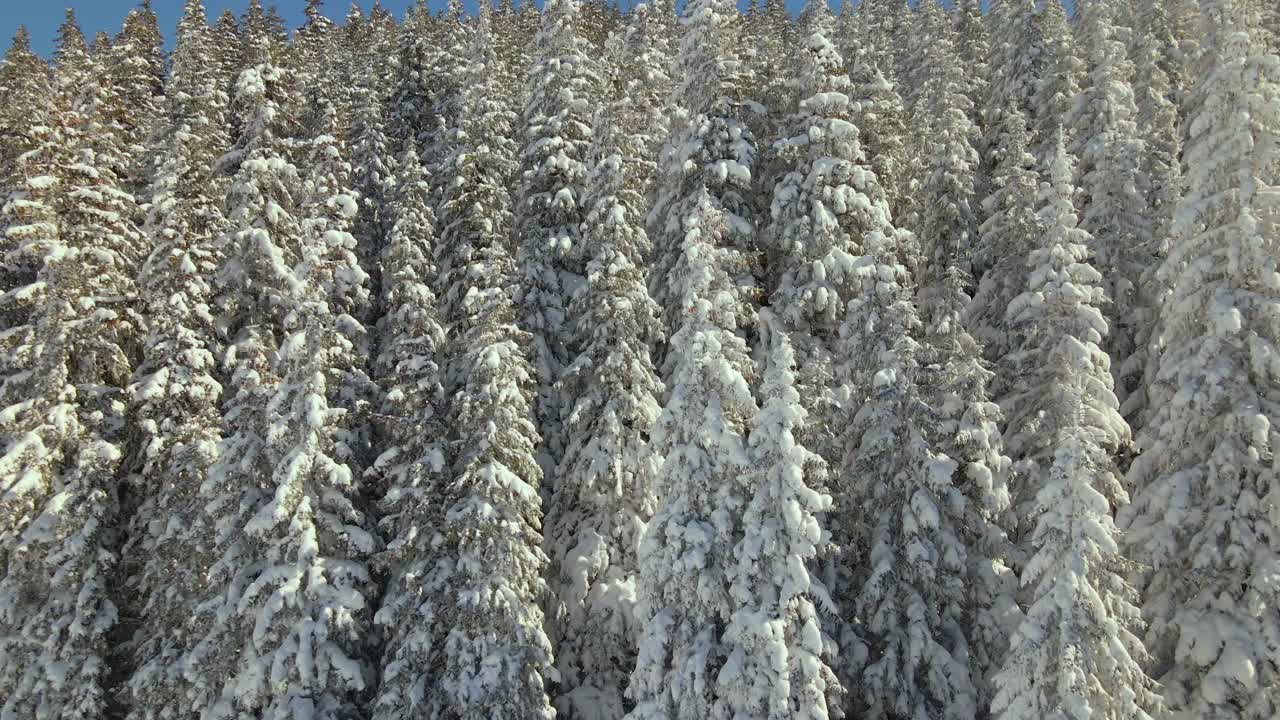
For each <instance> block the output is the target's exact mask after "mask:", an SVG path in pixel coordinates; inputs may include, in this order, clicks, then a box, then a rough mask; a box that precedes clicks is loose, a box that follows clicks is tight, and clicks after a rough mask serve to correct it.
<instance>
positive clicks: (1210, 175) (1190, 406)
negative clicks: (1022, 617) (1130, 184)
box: [1124, 1, 1280, 720]
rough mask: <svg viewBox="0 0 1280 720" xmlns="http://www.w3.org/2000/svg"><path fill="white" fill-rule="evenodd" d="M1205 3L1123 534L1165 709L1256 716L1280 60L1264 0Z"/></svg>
mask: <svg viewBox="0 0 1280 720" xmlns="http://www.w3.org/2000/svg"><path fill="white" fill-rule="evenodd" d="M1205 11H1206V16H1207V20H1208V22H1209V28H1210V31H1211V35H1210V38H1209V42H1207V43H1206V48H1211V50H1210V54H1209V56H1208V58H1209V59H1208V62H1207V69H1208V72H1207V74H1206V75H1205V77H1204V78H1203V79H1202V80H1201V82H1200V84H1199V85H1198V86H1197V87H1196V90H1195V92H1194V94H1193V96H1192V107H1191V110H1190V114H1189V120H1190V128H1191V135H1190V136H1189V138H1188V139H1187V143H1186V155H1185V157H1186V165H1187V170H1188V172H1187V176H1186V183H1187V187H1186V191H1185V193H1184V195H1183V197H1182V199H1181V201H1180V202H1179V204H1178V210H1177V212H1176V214H1175V219H1174V223H1173V226H1172V242H1171V245H1170V249H1169V256H1168V257H1167V258H1166V259H1165V260H1164V262H1163V263H1162V264H1161V266H1160V269H1159V271H1158V273H1157V281H1158V282H1159V283H1160V284H1161V285H1162V286H1163V287H1164V288H1166V292H1167V295H1166V296H1165V300H1164V302H1163V305H1162V310H1161V315H1160V318H1159V325H1158V326H1157V328H1156V331H1155V333H1154V338H1155V339H1157V340H1158V341H1159V342H1158V344H1157V345H1156V346H1155V349H1154V352H1155V353H1156V354H1155V356H1154V358H1153V362H1152V364H1151V366H1150V370H1149V375H1148V378H1147V383H1148V392H1149V400H1148V410H1147V415H1146V422H1145V423H1144V424H1143V428H1142V432H1141V434H1140V435H1139V438H1138V445H1139V448H1140V449H1141V453H1142V454H1141V455H1140V456H1139V457H1138V458H1137V459H1136V460H1135V461H1134V463H1133V465H1132V467H1131V469H1130V472H1129V476H1128V479H1129V482H1130V483H1131V484H1132V486H1133V487H1134V490H1135V502H1134V505H1133V507H1132V512H1131V513H1130V514H1129V515H1128V517H1127V522H1125V523H1124V525H1125V530H1126V533H1125V540H1126V548H1128V549H1129V550H1130V552H1132V553H1133V556H1134V559H1136V560H1137V561H1139V562H1141V563H1143V564H1144V565H1147V566H1149V567H1150V572H1149V574H1147V575H1146V576H1145V577H1144V578H1143V588H1142V589H1143V615H1144V617H1145V618H1146V619H1147V621H1148V622H1149V624H1150V629H1149V632H1148V634H1147V638H1146V640H1147V647H1148V648H1149V649H1150V651H1151V652H1152V654H1153V655H1154V656H1155V661H1154V663H1153V665H1152V667H1153V668H1154V669H1155V672H1157V673H1158V677H1157V679H1158V680H1160V682H1161V683H1162V684H1163V685H1164V687H1165V694H1166V698H1167V700H1168V703H1169V706H1170V710H1171V711H1172V712H1175V713H1179V714H1183V715H1185V716H1188V717H1231V718H1242V719H1249V720H1253V719H1261V718H1265V717H1268V716H1273V715H1275V714H1276V712H1277V711H1280V710H1278V709H1280V694H1278V693H1277V689H1276V688H1277V684H1276V678H1277V676H1278V675H1277V673H1278V672H1280V654H1278V653H1277V647H1280V646H1278V645H1277V644H1276V643H1275V642H1274V641H1273V640H1272V638H1275V637H1276V636H1277V633H1278V632H1280V630H1278V629H1277V628H1278V627H1280V625H1278V624H1277V617H1276V614H1275V612H1274V607H1275V598H1276V592H1277V591H1276V587H1275V585H1274V583H1273V582H1272V578H1273V577H1274V573H1273V572H1272V571H1271V568H1274V567H1275V566H1276V562H1277V560H1276V551H1275V548H1276V542H1277V540H1276V524H1275V521H1274V501H1275V498H1276V489H1275V488H1276V487H1277V485H1276V475H1275V467H1274V462H1273V461H1272V459H1271V458H1272V453H1273V452H1274V448H1275V446H1276V443H1277V438H1276V432H1275V427H1276V418H1275V409H1274V407H1273V405H1272V404H1271V401H1270V400H1269V399H1268V398H1269V393H1270V390H1269V388H1270V387H1271V386H1272V385H1273V384H1274V372H1275V366H1274V363H1273V362H1272V361H1271V360H1270V358H1271V357H1272V356H1273V355H1274V352H1275V350H1274V348H1275V347H1276V330H1275V328H1276V315H1275V308H1276V304H1275V297H1276V293H1277V290H1276V288H1277V282H1276V279H1277V276H1276V272H1275V257H1276V251H1275V249H1274V243H1275V238H1276V227H1275V217H1276V215H1275V199H1274V198H1273V197H1272V194H1271V192H1270V188H1271V187H1272V186H1274V184H1275V182H1276V174H1275V165H1274V162H1273V161H1272V160H1269V159H1268V158H1271V157H1273V155H1272V153H1273V148H1275V146H1276V142H1277V135H1276V122H1275V118H1276V115H1275V108H1276V98H1277V92H1278V86H1277V82H1278V81H1280V75H1278V73H1280V67H1278V61H1277V57H1276V55H1274V54H1273V53H1272V51H1270V50H1269V49H1267V48H1266V46H1265V45H1264V44H1263V41H1262V37H1261V36H1260V34H1259V31H1258V21H1259V17H1258V15H1257V9H1256V6H1253V5H1252V4H1251V3H1247V2H1235V1H1223V2H1214V3H1208V4H1206V5H1205ZM1269 508H1270V509H1269ZM1269 513H1270V518H1271V519H1268V517H1269V515H1268V514H1269Z"/></svg>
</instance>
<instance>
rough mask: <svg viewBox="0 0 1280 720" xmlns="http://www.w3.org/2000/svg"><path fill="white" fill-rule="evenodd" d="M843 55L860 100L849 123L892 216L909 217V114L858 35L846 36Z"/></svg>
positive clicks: (912, 200) (911, 199)
mask: <svg viewBox="0 0 1280 720" xmlns="http://www.w3.org/2000/svg"><path fill="white" fill-rule="evenodd" d="M840 54H841V56H842V57H844V58H845V62H846V65H847V66H848V67H849V76H850V79H851V80H852V82H853V88H852V89H853V97H854V98H855V99H856V100H857V102H856V104H855V105H854V114H853V116H852V117H851V118H850V121H851V122H853V124H854V125H857V126H858V131H859V135H860V137H861V141H862V146H863V149H864V151H865V153H866V157H867V164H868V165H869V166H870V168H871V170H872V171H873V172H875V174H876V178H877V179H878V180H879V182H880V186H881V187H882V188H884V191H885V193H886V195H887V197H888V202H889V211H890V213H891V214H892V216H893V217H894V218H900V217H903V218H905V217H910V216H911V215H912V214H913V213H914V212H915V210H916V205H915V198H914V195H913V194H912V192H911V179H912V176H911V168H910V162H909V160H908V158H907V151H906V148H905V146H904V138H906V136H907V111H906V108H905V107H904V106H903V103H902V97H901V96H900V95H899V94H898V91H897V90H896V89H895V87H894V85H893V84H892V83H890V82H889V81H888V80H886V79H885V74H884V70H883V68H880V67H879V66H877V65H876V64H875V59H874V55H873V54H872V53H871V52H869V51H867V49H866V48H865V46H864V45H863V44H862V41H861V40H860V39H858V37H857V35H856V34H851V33H845V38H844V45H843V47H842V48H841V52H840Z"/></svg>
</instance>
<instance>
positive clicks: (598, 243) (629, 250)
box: [546, 96, 663, 720]
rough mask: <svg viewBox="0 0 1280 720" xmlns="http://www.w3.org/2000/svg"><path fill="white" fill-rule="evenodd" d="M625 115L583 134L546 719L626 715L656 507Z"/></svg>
mask: <svg viewBox="0 0 1280 720" xmlns="http://www.w3.org/2000/svg"><path fill="white" fill-rule="evenodd" d="M627 103H628V100H627V98H626V97H625V96H624V97H623V98H619V99H618V100H616V101H614V102H613V103H612V104H610V105H609V106H607V107H606V108H605V109H604V110H603V111H602V112H601V113H600V114H599V115H598V116H597V120H596V123H595V131H594V133H593V137H594V138H595V140H594V141H593V146H592V150H591V155H592V169H591V172H590V173H589V174H588V176H587V178H586V181H585V184H584V186H585V187H587V188H590V189H591V190H590V191H589V193H588V195H587V197H586V198H585V199H584V202H583V204H584V206H585V207H586V208H587V209H588V211H587V215H586V219H585V221H584V222H583V224H582V235H581V240H582V243H583V247H584V248H586V249H587V250H586V252H588V253H589V255H588V262H587V266H586V277H585V281H584V284H583V285H582V286H581V287H580V288H578V289H577V291H576V292H575V293H574V295H573V298H572V299H571V301H570V303H569V306H568V311H569V317H570V318H573V320H572V322H571V324H570V325H569V329H570V335H569V341H570V342H569V344H570V346H571V347H573V348H576V349H577V352H578V354H577V356H576V357H574V358H573V361H572V362H571V363H569V365H568V366H567V367H566V368H565V370H564V373H563V375H562V377H561V379H560V384H559V387H558V390H559V392H560V393H561V395H562V396H563V397H565V398H572V399H573V403H572V405H571V406H569V407H567V408H566V413H565V428H564V431H565V438H566V440H567V445H566V447H565V453H564V459H563V460H562V461H561V463H560V468H559V472H558V473H557V475H556V484H555V487H554V490H553V492H552V494H551V498H550V503H549V505H548V512H547V538H546V545H547V547H548V548H550V554H551V561H552V567H553V568H555V575H554V576H553V589H554V590H555V591H556V593H557V595H558V599H559V609H560V615H559V616H558V617H553V620H554V621H555V622H554V623H553V625H552V627H553V628H554V630H555V640H556V669H557V672H558V674H559V676H560V682H559V686H558V687H559V696H558V698H557V700H556V708H557V711H558V712H557V716H563V717H571V718H588V717H595V718H602V719H605V718H609V719H612V720H617V719H618V718H621V717H622V716H623V714H624V713H625V712H626V707H627V705H626V702H625V699H624V692H625V690H626V687H627V678H628V676H629V674H630V673H631V670H632V669H633V668H634V667H635V657H636V650H635V638H636V636H637V635H638V632H639V628H638V627H637V626H636V620H635V606H634V605H635V596H634V594H633V593H632V592H630V589H631V588H634V587H635V586H636V581H637V578H636V575H637V572H638V570H637V562H636V554H637V551H638V549H639V544H640V534H641V532H642V531H643V529H644V526H645V523H646V522H648V520H649V517H650V516H651V515H652V513H653V510H654V506H655V504H656V502H657V497H656V488H655V481H656V476H657V470H658V468H657V465H658V457H657V456H656V455H655V454H654V453H652V452H650V448H649V433H650V431H651V430H652V428H653V426H654V423H655V421H656V420H657V416H658V412H659V410H660V407H659V405H658V398H659V397H660V396H661V394H662V382H661V381H660V380H659V379H658V375H657V372H656V371H655V369H654V367H653V362H652V360H651V359H650V354H649V353H650V348H651V347H652V346H653V345H654V344H656V343H657V341H658V340H659V338H661V337H662V334H663V333H662V328H661V326H660V324H659V322H658V307H657V305H656V304H655V303H654V302H653V300H652V299H651V298H650V297H649V291H648V289H647V287H646V283H645V280H646V278H645V272H644V267H645V265H644V257H645V254H646V252H647V250H648V240H647V238H646V236H645V234H644V230H643V229H642V228H641V227H640V226H639V223H640V222H641V213H640V210H641V208H642V207H643V199H642V196H641V195H640V193H639V192H638V191H637V190H636V188H634V187H632V186H629V185H628V183H627V179H628V178H627V174H626V160H625V159H624V157H625V156H624V154H623V153H624V152H625V150H624V148H625V144H624V138H627V139H629V138H628V136H627V134H626V132H625V130H624V129H623V127H622V124H621V123H620V122H619V117H620V116H621V115H622V113H623V112H624V111H625V109H626V105H627Z"/></svg>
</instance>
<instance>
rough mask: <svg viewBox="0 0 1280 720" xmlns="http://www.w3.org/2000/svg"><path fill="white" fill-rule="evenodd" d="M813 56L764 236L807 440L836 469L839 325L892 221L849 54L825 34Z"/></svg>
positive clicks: (813, 40) (810, 41) (813, 46)
mask: <svg viewBox="0 0 1280 720" xmlns="http://www.w3.org/2000/svg"><path fill="white" fill-rule="evenodd" d="M805 58H806V59H807V60H808V66H807V67H805V68H804V69H803V70H802V73H801V75H800V77H799V78H798V79H797V83H796V86H797V89H798V91H799V93H800V94H801V95H802V96H803V97H804V99H803V100H802V101H801V102H800V106H799V112H798V114H797V116H796V117H795V119H794V120H793V122H792V125H793V126H794V135H793V136H792V137H790V138H787V139H785V140H783V141H782V142H781V143H780V145H781V146H782V147H781V150H780V154H781V155H782V156H783V157H786V158H789V159H790V161H791V162H792V163H793V170H792V171H791V172H789V173H787V174H786V175H785V176H784V177H782V178H781V179H780V180H779V182H778V184H777V186H776V187H775V188H774V195H773V207H772V222H771V224H770V225H769V227H768V229H767V231H766V233H765V236H764V237H765V240H766V242H767V243H768V247H769V267H770V273H771V275H772V276H773V277H774V278H776V280H775V281H774V284H773V286H772V293H771V298H770V306H771V308H772V312H773V316H774V317H775V318H776V319H777V320H778V321H780V322H781V324H782V328H783V329H784V330H785V331H786V332H788V333H789V334H790V335H791V338H792V343H793V344H794V347H795V349H794V353H795V355H796V358H797V363H796V368H797V369H796V373H797V375H796V379H795V384H796V387H797V388H799V389H800V393H801V398H802V399H803V402H804V403H805V408H806V410H807V411H808V412H809V416H810V417H811V418H813V419H814V422H813V424H812V425H810V426H809V428H808V432H810V433H812V435H813V436H812V437H807V438H804V442H805V443H806V444H807V446H808V447H809V448H810V449H811V450H813V451H815V452H818V453H819V454H820V455H822V456H823V457H824V458H825V459H826V460H827V461H828V462H829V463H830V464H832V466H835V464H836V463H837V462H838V461H839V460H840V458H839V457H838V456H836V455H835V454H834V453H835V447H836V446H835V444H834V442H833V440H834V436H833V435H832V433H834V431H835V426H836V423H835V422H834V420H835V416H836V412H837V405H838V402H839V397H838V395H837V394H836V386H837V384H838V383H837V378H838V376H837V367H838V365H839V363H838V358H839V350H840V326H841V323H842V322H843V318H844V311H845V307H846V306H847V305H848V303H849V301H850V300H852V299H853V297H854V295H855V293H856V290H857V287H858V279H857V269H856V264H857V263H856V259H857V258H858V256H859V255H860V254H861V242H862V238H863V237H864V236H865V235H866V234H867V233H869V232H875V231H881V232H885V231H886V230H885V228H887V227H888V226H889V224H890V222H891V219H890V217H889V210H888V206H887V198H886V197H885V192H884V190H882V189H881V187H880V185H879V184H878V182H877V178H876V177H874V176H873V175H872V172H871V171H870V170H869V163H868V158H867V157H866V155H865V154H864V152H863V149H862V145H861V142H860V137H859V132H858V131H859V128H858V127H857V126H856V125H855V124H854V122H853V118H854V117H855V115H856V113H857V111H858V109H859V108H858V104H857V101H856V100H854V99H853V97H852V87H851V85H852V83H851V81H850V79H849V77H848V75H847V74H845V72H844V67H845V66H844V63H843V62H842V58H841V57H840V55H839V53H837V52H836V50H835V48H834V47H833V46H832V44H831V42H830V41H829V40H828V39H827V38H826V37H825V36H824V35H823V34H822V33H815V34H813V35H811V36H810V37H809V38H807V39H806V41H805Z"/></svg>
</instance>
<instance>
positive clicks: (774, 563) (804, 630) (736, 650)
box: [716, 333, 843, 720]
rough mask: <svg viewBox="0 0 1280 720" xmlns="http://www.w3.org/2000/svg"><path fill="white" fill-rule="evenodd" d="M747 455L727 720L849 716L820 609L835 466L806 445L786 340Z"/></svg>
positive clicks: (727, 639) (725, 674) (777, 338)
mask: <svg viewBox="0 0 1280 720" xmlns="http://www.w3.org/2000/svg"><path fill="white" fill-rule="evenodd" d="M772 344H773V347H772V348H771V349H770V351H769V358H768V361H767V363H766V366H765V369H764V380H763V383H762V385H761V389H760V394H761V396H762V398H763V400H764V402H763V405H762V406H761V408H760V410H759V411H758V412H757V413H756V416H755V417H754V418H752V420H751V426H750V427H751V431H750V435H749V436H748V439H747V448H746V451H747V453H748V456H749V457H750V459H751V462H752V470H750V471H749V472H748V473H747V477H746V478H745V479H744V480H745V483H744V484H745V486H746V487H745V491H746V493H747V498H746V507H745V509H744V510H743V512H742V519H741V524H742V529H741V531H740V538H739V540H738V543H737V546H736V548H735V550H736V560H734V561H732V562H733V565H732V566H731V567H730V568H729V570H728V572H729V576H730V579H729V592H730V594H731V595H732V597H733V599H734V602H735V607H734V609H733V612H732V614H731V615H730V616H729V621H728V623H727V625H726V626H725V630H724V640H723V642H724V644H725V645H726V646H727V649H728V660H727V663H726V666H725V667H724V668H723V669H722V670H721V671H720V673H719V674H718V675H717V676H716V685H717V692H718V694H719V695H720V696H721V697H723V698H724V702H723V703H722V704H721V705H720V709H721V712H722V713H723V715H722V716H723V717H797V718H811V719H812V720H822V719H825V718H828V717H832V716H834V717H842V716H843V713H842V711H841V708H840V706H839V704H840V702H841V700H842V699H843V698H842V695H843V688H841V687H840V684H839V681H838V680H836V676H835V673H834V672H833V671H832V669H831V667H830V663H831V662H832V661H834V660H835V652H836V648H835V643H834V642H833V641H832V640H831V639H830V637H829V636H827V635H825V634H824V633H823V631H822V623H821V621H820V619H819V614H818V609H817V607H816V606H817V603H818V602H823V603H825V604H826V605H827V607H826V608H825V609H826V610H827V611H830V610H831V606H832V601H831V597H830V594H829V592H828V590H827V588H826V587H825V586H823V585H822V583H821V581H820V580H819V579H818V578H817V576H816V575H815V573H814V569H815V566H816V561H817V560H818V559H819V557H820V556H822V555H826V554H828V553H829V552H830V550H831V548H830V543H829V541H830V534H829V533H828V532H826V531H825V530H823V528H822V526H821V524H820V523H819V516H820V515H822V514H823V513H825V512H826V511H828V510H829V509H830V508H831V497H830V496H829V495H826V494H823V493H821V492H817V491H815V490H814V489H813V486H814V485H815V484H816V485H819V486H820V485H824V484H825V481H824V479H823V477H822V476H823V474H824V472H825V465H824V464H823V462H822V460H821V458H819V457H818V456H817V455H815V454H813V453H811V452H809V451H808V450H807V449H805V447H804V446H803V445H802V444H800V442H799V441H798V438H799V437H801V436H803V434H804V423H805V417H806V415H805V411H804V408H803V407H802V406H801V404H800V394H799V392H797V390H796V388H795V384H794V380H795V376H794V374H793V372H792V367H793V364H794V362H795V358H794V356H793V354H792V352H791V346H790V343H789V342H788V341H787V339H786V335H785V334H782V333H778V334H775V335H773V337H772Z"/></svg>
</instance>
